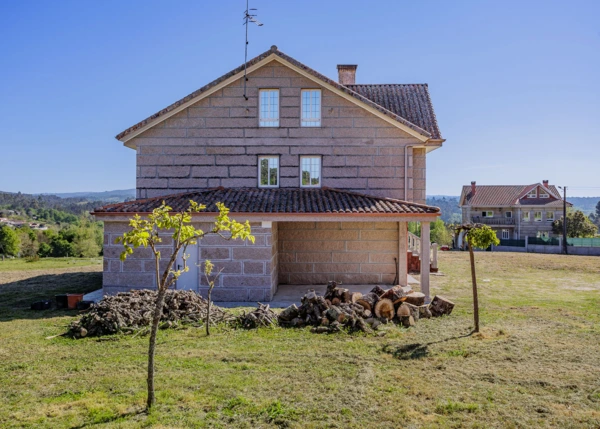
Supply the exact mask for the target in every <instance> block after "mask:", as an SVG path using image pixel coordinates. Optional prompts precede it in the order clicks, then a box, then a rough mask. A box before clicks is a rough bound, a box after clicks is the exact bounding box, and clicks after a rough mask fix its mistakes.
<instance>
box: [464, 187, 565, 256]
mask: <svg viewBox="0 0 600 429" xmlns="http://www.w3.org/2000/svg"><path fill="white" fill-rule="evenodd" d="M567 206H568V207H571V203H568V202H567ZM459 207H460V208H461V210H462V222H463V223H471V222H475V223H483V224H485V225H489V226H490V227H491V228H493V229H494V230H495V231H496V235H497V236H498V238H499V239H501V240H502V239H503V240H521V239H524V238H525V237H549V236H551V235H552V222H554V220H556V219H560V217H561V216H562V215H563V199H562V197H561V195H560V193H559V192H558V189H556V186H554V185H550V184H549V183H548V180H544V181H542V183H534V184H531V185H514V186H513V185H507V186H505V185H483V186H482V185H477V183H476V182H471V185H470V186H463V188H462V192H461V195H460V199H459ZM460 245H461V243H460V242H459V246H460Z"/></svg>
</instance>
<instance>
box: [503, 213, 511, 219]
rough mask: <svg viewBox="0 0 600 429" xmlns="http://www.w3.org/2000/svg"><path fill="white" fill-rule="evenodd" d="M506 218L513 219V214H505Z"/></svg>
mask: <svg viewBox="0 0 600 429" xmlns="http://www.w3.org/2000/svg"><path fill="white" fill-rule="evenodd" d="M504 217H506V218H509V219H510V218H512V212H505V213H504Z"/></svg>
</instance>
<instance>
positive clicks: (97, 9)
mask: <svg viewBox="0 0 600 429" xmlns="http://www.w3.org/2000/svg"><path fill="white" fill-rule="evenodd" d="M251 7H256V8H258V9H259V10H258V14H259V19H260V20H261V21H262V22H264V24H265V25H264V26H263V27H261V28H257V27H252V28H250V31H251V33H250V45H249V54H250V55H251V56H254V55H257V54H259V53H261V52H263V51H265V50H267V49H268V48H269V47H270V46H271V45H273V44H275V45H277V46H278V47H279V49H280V50H282V51H283V52H285V53H287V54H289V55H291V56H293V57H294V58H296V59H298V60H299V61H302V62H304V63H305V64H307V65H309V66H310V67H312V68H314V69H316V70H318V71H320V72H321V73H323V74H325V75H327V76H330V77H333V78H335V77H336V75H337V72H336V64H338V63H356V64H358V65H359V67H358V71H357V82H358V83H423V82H426V83H428V84H429V88H430V92H431V96H432V99H433V102H434V106H435V109H436V114H437V118H438V122H439V125H440V128H441V130H442V134H443V136H444V138H446V139H447V141H446V142H445V143H444V148H442V149H439V150H437V151H435V152H433V153H431V154H430V156H428V183H427V193H428V194H444V195H457V194H458V193H459V192H460V189H461V186H462V185H463V184H468V183H470V181H471V180H476V181H477V183H478V184H524V183H533V182H541V181H542V180H543V179H549V180H550V183H552V184H566V185H568V186H570V187H571V188H572V192H570V194H571V195H578V196H586V195H600V168H599V161H600V137H599V136H600V79H599V77H600V21H599V19H598V18H599V16H600V2H599V1H597V0H590V1H569V2H564V1H561V2H559V1H534V0H530V1H502V2H498V1H483V0H480V1H419V2H414V1H413V2H409V1H398V0H394V1H382V0H379V1H377V2H372V1H349V0H343V1H341V0H339V1H338V0H335V1H334V0H327V1H323V0H321V1H314V0H303V1H302V2H300V1H295V2H292V1H277V0H253V1H251ZM244 9H245V1H244V0H228V1H221V2H208V1H205V2H201V1H198V0H194V1H183V0H181V1H169V2H167V1H150V0H144V1H133V0H131V1H126V2H123V1H114V0H103V1H95V2H92V1H58V2H48V1H29V0H24V1H18V2H1V3H0V58H1V62H2V67H0V101H1V102H0V129H1V130H2V133H1V134H0V158H1V163H0V171H1V172H2V174H1V175H0V190H4V191H12V192H16V191H21V192H28V193H31V192H74V191H103V190H111V189H124V188H133V187H135V168H134V166H135V154H134V151H133V150H130V149H127V148H125V147H123V146H122V145H121V143H120V142H118V141H117V140H115V139H114V136H115V135H116V134H117V133H119V132H120V131H122V130H123V129H125V128H127V127H129V126H130V125H133V124H134V123H136V122H138V121H139V120H141V119H144V118H145V117H147V116H149V115H150V114H152V113H154V112H156V111H157V110H160V109H161V108H163V107H165V106H167V105H168V104H170V103H172V102H173V101H175V100H177V99H179V98H181V97H183V96H185V95H187V94H188V93H190V92H192V91H194V90H196V89H197V88H199V87H201V86H203V85H204V84H205V83H207V82H209V81H211V80H213V79H215V78H217V77H219V76H220V75H222V74H223V73H225V72H227V71H229V70H231V69H233V68H234V67H236V66H238V65H239V64H241V63H242V62H243V55H244V29H243V26H242V25H241V23H242V14H243V11H244Z"/></svg>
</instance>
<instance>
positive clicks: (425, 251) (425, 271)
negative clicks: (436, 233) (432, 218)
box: [421, 222, 431, 304]
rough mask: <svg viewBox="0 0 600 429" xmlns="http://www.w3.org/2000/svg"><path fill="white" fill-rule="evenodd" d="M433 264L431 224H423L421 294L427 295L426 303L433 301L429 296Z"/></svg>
mask: <svg viewBox="0 0 600 429" xmlns="http://www.w3.org/2000/svg"><path fill="white" fill-rule="evenodd" d="M430 264H431V239H430V230H429V222H421V292H422V293H424V294H425V303H427V304H428V303H429V302H430V301H431V297H430V296H429V270H430Z"/></svg>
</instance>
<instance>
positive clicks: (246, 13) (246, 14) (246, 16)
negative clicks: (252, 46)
mask: <svg viewBox="0 0 600 429" xmlns="http://www.w3.org/2000/svg"><path fill="white" fill-rule="evenodd" d="M248 2H249V0H246V10H245V11H244V25H245V26H246V44H245V46H244V48H245V50H244V99H246V101H248V96H247V95H246V82H247V81H248V77H246V72H247V71H248V21H250V22H253V23H255V24H256V25H258V26H259V27H262V25H263V24H262V22H259V21H258V20H257V19H256V18H255V17H256V14H254V15H253V14H251V13H250V11H251V10H256V9H249V5H248Z"/></svg>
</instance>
